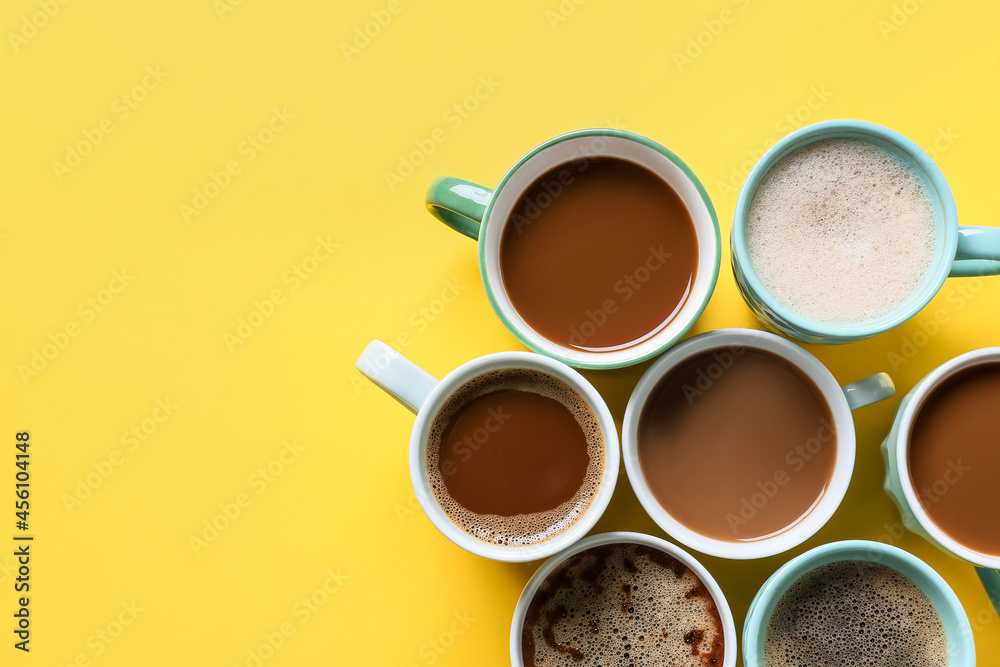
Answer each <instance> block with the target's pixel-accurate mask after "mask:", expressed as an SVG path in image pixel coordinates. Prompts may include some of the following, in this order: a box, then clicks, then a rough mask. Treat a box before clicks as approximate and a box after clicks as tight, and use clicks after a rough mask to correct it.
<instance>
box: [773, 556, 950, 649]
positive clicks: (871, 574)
mask: <svg viewBox="0 0 1000 667" xmlns="http://www.w3.org/2000/svg"><path fill="white" fill-rule="evenodd" d="M764 663H765V664H766V665H767V667H792V666H798V665H810V666H811V667H823V666H824V665H836V666H838V667H840V666H842V665H857V666H858V667H878V666H883V665H884V666H889V665H906V666H907V667H931V666H932V665H941V666H942V667H943V666H945V665H947V664H948V638H947V636H946V635H945V631H944V626H943V625H942V624H941V617H940V616H939V615H938V613H937V611H936V610H935V609H934V605H933V604H932V603H931V601H930V600H929V599H928V598H927V596H926V595H925V594H924V592H923V591H922V590H920V588H919V587H918V586H917V585H916V584H914V583H913V582H912V581H910V580H909V579H908V578H906V577H905V576H903V575H902V574H900V573H899V572H897V571H896V570H893V569H891V568H889V567H886V566H885V565H880V564H878V563H871V562H868V561H841V562H838V563H830V564H828V565H824V566H822V567H818V568H816V569H815V570H813V571H812V572H809V573H808V574H806V575H805V576H804V577H802V578H801V579H799V580H798V581H797V582H795V583H794V584H793V585H792V586H791V587H790V588H789V589H788V591H787V592H786V593H785V594H784V595H783V596H782V597H781V599H780V600H779V601H778V604H777V606H776V607H775V609H774V611H773V612H772V613H771V620H770V621H769V622H768V626H767V634H766V636H765V640H764Z"/></svg>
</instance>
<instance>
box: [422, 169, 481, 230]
mask: <svg viewBox="0 0 1000 667" xmlns="http://www.w3.org/2000/svg"><path fill="white" fill-rule="evenodd" d="M492 196H493V190H490V189H489V188H484V187H483V186H481V185H476V184H475V183H470V182H469V181H463V180H462V179H460V178H452V177H451V176H442V177H441V178H438V179H437V180H435V181H434V182H433V183H431V185H430V187H429V188H427V210H428V211H430V213H431V215H433V216H434V217H435V218H437V219H438V220H440V221H441V222H443V223H444V224H446V225H448V226H449V227H451V228H452V229H454V230H455V231H456V232H460V233H462V234H465V235H466V236H468V237H469V238H471V239H478V238H479V228H480V225H481V224H482V222H483V216H484V215H485V213H486V205H487V204H489V203H490V197H492Z"/></svg>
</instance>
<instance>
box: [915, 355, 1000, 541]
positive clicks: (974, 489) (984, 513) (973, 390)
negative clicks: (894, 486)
mask: <svg viewBox="0 0 1000 667" xmlns="http://www.w3.org/2000/svg"><path fill="white" fill-rule="evenodd" d="M998 408H1000V362H988V363H982V364H978V365H976V366H971V367H969V368H966V369H964V370H961V371H959V372H957V373H955V374H954V375H952V376H951V377H949V378H948V379H947V380H945V381H944V382H942V383H941V384H940V385H939V386H937V387H936V388H935V389H934V390H933V391H932V392H931V393H930V395H929V396H928V397H927V398H926V399H925V401H924V403H923V405H921V406H920V408H919V410H918V412H917V415H916V418H915V419H914V420H913V426H912V428H911V429H910V437H909V451H908V452H907V454H908V461H909V467H910V480H911V482H912V484H913V488H914V490H915V491H916V493H917V497H918V498H919V499H920V504H921V505H922V506H923V508H924V510H926V512H927V514H928V515H930V518H931V520H932V521H934V523H936V524H937V525H938V527H939V528H941V530H943V531H944V532H945V533H946V534H947V535H948V536H949V537H951V538H952V539H953V540H955V541H956V542H958V543H959V544H961V545H963V546H965V547H967V548H969V549H972V550H973V551H978V552H979V553H983V554H987V555H990V556H1000V531H998V530H996V522H995V519H994V515H995V512H996V511H997V508H1000V426H998V422H997V409H998Z"/></svg>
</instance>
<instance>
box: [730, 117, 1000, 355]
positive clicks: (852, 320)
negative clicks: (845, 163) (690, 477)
mask: <svg viewBox="0 0 1000 667" xmlns="http://www.w3.org/2000/svg"><path fill="white" fill-rule="evenodd" d="M843 139H847V140H856V142H857V143H855V144H854V145H855V148H850V147H848V148H845V150H847V152H848V153H849V152H851V151H854V152H855V153H858V152H859V151H858V148H857V146H859V145H860V146H862V147H868V150H869V152H872V151H874V152H878V153H879V155H876V156H874V157H873V156H872V155H867V156H865V155H864V152H865V151H864V150H861V151H860V153H859V155H857V156H855V157H852V158H851V159H855V158H856V159H857V160H860V161H861V162H864V161H865V160H867V161H868V162H867V163H866V164H868V163H871V161H872V160H873V159H874V160H875V161H876V162H878V161H879V160H881V161H882V166H881V167H879V169H882V170H883V171H885V177H884V178H883V177H881V176H880V177H879V179H876V180H878V181H879V188H878V189H873V190H866V191H865V192H863V193H861V194H860V195H859V199H858V202H857V205H858V206H859V207H860V206H862V204H864V206H868V204H869V203H870V201H874V199H873V198H872V195H871V194H870V193H872V192H874V193H875V195H874V196H875V198H878V197H882V199H884V202H883V201H882V200H879V203H878V206H876V207H875V208H869V209H864V210H867V211H868V213H866V214H865V215H870V216H872V222H873V224H872V225H869V226H868V227H867V229H868V230H869V234H870V236H871V238H870V239H865V240H864V243H865V244H869V241H870V244H869V245H866V246H864V247H862V246H861V245H860V243H859V244H858V245H857V246H854V245H851V246H849V248H850V255H851V256H852V257H853V256H856V257H857V259H856V260H854V259H852V261H853V262H854V264H851V265H850V267H845V266H840V265H839V264H837V262H839V261H842V260H843V259H844V258H845V257H846V256H847V255H848V253H847V252H846V251H845V252H841V251H838V250H836V248H839V247H840V246H837V245H834V240H833V239H836V240H837V242H840V241H843V239H844V238H845V237H846V236H849V234H845V233H844V232H843V228H842V227H837V226H835V225H834V226H831V227H830V229H831V230H833V231H831V232H829V233H826V236H825V239H826V242H825V243H824V242H823V240H822V239H820V240H817V241H816V242H815V243H814V242H812V241H811V240H809V239H807V237H806V236H805V235H804V234H802V233H787V234H786V233H785V231H786V230H785V228H784V227H780V228H779V227H778V226H775V225H773V224H771V221H770V220H766V221H765V223H766V224H762V225H760V226H759V227H754V229H758V228H760V229H764V228H765V227H768V226H769V229H770V230H771V231H770V232H767V233H765V232H763V231H762V232H754V238H753V239H751V238H750V237H751V234H750V226H751V225H752V224H753V219H754V218H756V217H757V215H758V214H757V213H755V212H754V211H755V210H756V209H754V206H755V201H756V198H757V196H758V193H759V192H761V191H762V188H765V186H766V188H767V190H768V196H769V197H770V196H772V193H773V201H774V202H775V204H774V211H777V212H778V213H775V212H772V213H770V214H768V215H774V216H778V215H780V211H785V212H786V214H787V215H788V216H789V220H791V221H792V222H790V223H789V224H792V225H795V224H801V221H802V220H803V219H805V218H807V217H808V219H810V220H814V221H823V220H825V218H823V217H822V216H825V215H827V214H826V213H825V211H826V209H825V208H824V207H825V204H826V202H819V200H816V201H812V200H808V201H807V200H806V199H802V201H803V202H804V203H803V205H806V204H808V205H809V206H811V207H812V208H811V209H810V210H811V211H812V212H811V213H809V215H808V216H806V215H799V214H798V213H796V212H795V211H793V209H792V208H791V207H790V206H789V205H788V202H789V201H792V200H793V199H794V198H796V197H803V195H802V194H801V193H802V192H803V191H804V188H803V187H800V185H799V183H798V182H797V181H796V182H795V184H794V187H792V186H791V185H789V186H788V187H787V190H788V192H791V193H792V194H791V195H789V196H791V197H792V199H787V197H786V195H785V194H780V191H779V188H780V187H784V186H781V180H782V179H784V180H785V182H786V183H792V180H790V179H799V180H801V181H802V182H803V183H807V182H810V181H811V182H813V183H816V184H817V187H818V184H819V183H820V182H821V181H822V180H823V179H826V178H832V176H831V175H830V174H828V173H826V172H820V171H817V173H815V174H814V173H812V171H811V170H817V169H826V168H828V167H829V164H830V163H832V162H833V161H832V160H827V161H825V162H824V158H823V157H822V156H821V155H819V154H818V153H817V155H818V157H815V158H813V159H812V160H813V161H811V162H808V164H807V165H806V166H799V167H796V169H799V171H794V170H793V169H791V167H790V166H789V168H788V169H787V170H785V168H784V167H782V166H781V165H790V162H788V161H785V159H786V158H788V157H789V155H791V154H792V153H794V152H796V151H800V149H807V148H811V149H813V150H814V151H818V150H819V146H817V144H818V142H828V141H831V140H843ZM827 145H829V144H827ZM842 145H845V144H842ZM845 154H846V153H845ZM797 155H800V156H801V155H802V153H801V152H800V153H798V154H797ZM803 159H804V158H803ZM887 161H888V162H889V163H891V164H887V163H886V162H887ZM779 163H781V165H779ZM803 164H804V165H805V164H806V163H803ZM869 166H870V164H869ZM776 167H779V169H777V170H776ZM868 169H869V167H865V169H863V170H860V171H856V172H855V173H862V172H864V173H866V174H868V173H869V171H868ZM886 170H888V171H886ZM893 170H895V171H896V172H897V173H892V172H893ZM778 171H781V174H780V178H779V177H778V176H775V180H774V181H773V182H775V183H777V185H774V186H772V185H771V184H770V183H771V182H769V181H768V180H767V179H768V178H769V176H771V175H772V174H778ZM879 173H881V172H879ZM907 173H908V174H910V175H907ZM900 176H902V179H901V178H900ZM850 178H853V177H850ZM901 180H902V181H907V182H910V183H911V185H912V186H913V187H912V188H911V189H912V191H913V197H914V198H919V199H920V202H914V203H913V204H912V206H916V207H918V208H919V209H920V210H919V211H917V212H918V213H919V212H920V211H922V213H921V215H922V216H923V217H925V218H927V220H926V227H927V229H926V230H924V232H925V233H926V235H927V238H926V239H924V240H923V241H919V242H918V240H916V238H917V236H919V235H918V234H912V233H910V232H909V231H907V232H905V233H898V234H896V236H897V238H888V239H886V233H885V230H884V229H883V228H882V227H881V226H879V227H876V226H875V224H878V223H882V222H883V221H884V220H889V218H888V217H882V216H883V215H884V214H882V213H879V212H876V209H877V211H882V210H883V209H882V208H880V207H882V206H883V204H884V205H885V208H886V209H887V210H888V209H891V208H893V207H895V206H897V204H898V201H899V197H898V194H899V192H902V191H903V190H902V189H900V191H899V192H895V190H896V188H897V186H898V185H899V183H900V182H901ZM831 182H832V181H831ZM848 183H850V181H848ZM872 185H875V184H874V183H873V184H872ZM865 186H866V187H867V181H866V182H865ZM883 186H885V187H883ZM824 187H825V186H824ZM838 187H839V188H840V190H839V191H838V190H837V188H838ZM851 188H854V186H853V185H851V186H850V187H844V185H843V184H840V185H837V186H836V187H831V188H830V192H831V194H830V201H831V202H833V201H836V202H847V201H850V202H851V206H854V202H853V200H848V199H846V198H847V197H854V196H855V195H853V194H850V192H849V191H851ZM886 188H888V189H886ZM882 190H885V191H884V192H883V191H882ZM826 192H827V191H826V190H824V191H823V193H826ZM921 192H923V193H924V194H920V193H921ZM845 193H847V194H845ZM817 196H825V194H820V195H817ZM783 197H784V198H785V199H783ZM862 200H864V201H862ZM865 202H868V203H865ZM756 205H759V206H761V207H762V209H763V210H768V211H769V210H770V209H769V208H767V207H766V206H765V204H763V203H760V204H756ZM859 210H860V209H859ZM818 211H824V212H823V213H819V212H818ZM859 215H860V214H859ZM906 215H908V216H910V217H909V218H906V216H903V217H900V218H893V220H897V221H902V222H899V223H898V224H900V225H903V224H905V225H916V224H917V222H915V221H916V220H918V219H919V217H920V216H917V217H914V215H916V213H914V212H913V211H911V212H909V213H907V214H906ZM810 224H813V225H816V226H817V227H816V229H819V227H818V225H820V222H813V223H810ZM823 224H830V225H833V223H827V222H823ZM837 224H841V223H837ZM894 224H895V223H894ZM921 224H923V223H921ZM901 229H903V227H901ZM905 229H907V230H909V229H910V227H905ZM768 234H770V235H775V236H774V238H772V237H771V236H769V235H768ZM778 235H783V236H778ZM781 238H786V239H789V240H790V241H793V240H796V239H797V241H794V242H799V241H801V242H802V243H809V244H811V245H810V247H811V248H817V247H818V248H820V251H822V252H827V253H828V254H829V255H831V256H823V259H822V261H812V260H809V259H806V258H804V257H803V256H802V253H801V252H796V255H797V258H785V257H780V256H779V255H780V252H776V250H780V246H781V243H782V241H781ZM859 238H860V237H859ZM911 238H913V239H914V240H913V241H912V243H914V244H915V245H914V247H913V248H912V249H910V248H908V249H907V252H910V253H911V255H912V259H906V260H903V261H902V262H901V263H898V262H897V264H896V265H895V266H893V262H896V259H895V257H890V255H889V252H890V249H891V248H892V246H894V245H896V246H898V245H899V244H900V242H901V241H903V239H911ZM751 241H753V243H751ZM765 243H766V244H768V245H766V246H765ZM906 243H910V241H906ZM921 243H922V244H923V245H920V244H921ZM754 244H756V246H755V247H758V248H759V249H758V250H756V251H755V252H757V253H759V254H758V264H760V265H761V266H757V265H755V262H754V261H753V258H752V255H753V254H754V253H753V251H752V248H751V246H752V245H754ZM765 248H766V249H765ZM768 249H769V250H768ZM820 251H817V252H820ZM835 252H837V253H839V254H837V255H835V256H834V255H833V254H834V253H835ZM893 252H895V250H893ZM863 253H868V254H863ZM817 256H820V255H817ZM909 256H910V255H908V257H909ZM796 259H797V261H799V262H801V263H803V265H802V266H798V265H795V264H794V263H793V260H796ZM882 260H884V262H882ZM998 260H1000V229H998V228H995V227H976V226H967V225H959V224H958V215H957V212H956V210H955V200H954V198H953V196H952V193H951V189H950V188H949V187H948V182H947V181H946V180H945V177H944V174H943V173H942V172H941V169H940V168H938V166H937V164H935V163H934V161H933V160H932V159H931V158H930V156H929V155H927V153H926V152H925V151H924V150H923V149H921V148H920V147H919V146H917V144H915V143H914V142H913V141H911V140H910V139H908V138H906V137H905V136H903V135H902V134H900V133H898V132H895V131H893V130H890V129H889V128H886V127H882V126H880V125H876V124H874V123H869V122H865V121H859V120H831V121H824V122H821V123H816V124H814V125H809V126H806V127H803V128H801V129H799V130H797V131H795V132H792V133H791V134H789V135H788V136H786V137H784V138H783V139H781V140H779V141H778V142H777V143H776V144H775V145H774V146H772V147H771V148H770V149H769V150H768V151H767V152H766V153H764V155H763V156H762V157H761V158H760V160H759V161H758V162H757V164H756V165H755V166H754V167H753V169H752V170H751V171H750V174H749V176H748V177H747V179H746V182H745V183H744V184H743V188H742V189H741V191H740V194H739V198H738V200H737V202H736V211H735V215H734V220H733V229H732V265H733V273H734V274H735V277H736V282H737V286H738V287H739V289H740V292H741V293H742V294H743V298H744V299H745V301H746V303H747V305H748V306H749V307H750V309H751V310H752V311H753V312H754V314H755V315H756V316H757V317H758V318H759V319H760V321H761V322H763V323H764V324H765V325H766V326H767V327H769V328H770V329H773V330H774V331H777V332H779V333H783V334H786V335H788V336H791V337H793V338H797V339H799V340H802V341H805V342H809V343H818V344H839V343H849V342H853V341H859V340H863V339H865V338H869V337H871V336H874V335H876V334H879V333H882V332H884V331H887V330H889V329H891V328H893V327H895V326H897V325H899V324H902V323H903V322H905V321H906V320H908V319H910V318H911V317H913V316H914V315H915V314H916V313H917V312H919V311H920V310H921V309H922V308H923V307H924V306H926V305H927V304H928V302H930V300H931V299H932V298H933V297H934V295H935V294H937V293H938V291H939V290H940V289H941V286H942V285H943V284H944V282H945V279H946V278H948V277H967V276H983V275H995V274H1000V261H998ZM825 262H830V264H829V265H828V266H827V264H825ZM772 264H773V265H774V268H773V269H772V268H769V267H770V266H771V265H772ZM883 264H884V266H883ZM901 266H905V267H906V268H905V270H904V269H901V268H900V267H901ZM823 267H826V268H823ZM764 269H766V271H765V273H766V274H767V276H768V280H765V277H764V274H763V273H762V270H764ZM789 269H790V270H789ZM782 272H784V273H782ZM890 273H891V274H892V275H893V276H896V275H897V274H899V275H898V276H897V277H898V284H897V282H895V280H896V278H894V282H891V283H890V281H889V280H888V278H887V276H889V275H890ZM784 276H787V277H784ZM868 276H877V277H878V283H877V284H876V283H871V284H869V283H870V279H869V278H868ZM823 280H832V281H834V282H832V283H831V285H833V288H834V289H837V285H838V284H840V285H841V286H843V287H841V289H845V290H846V289H847V287H846V286H848V285H850V286H852V289H854V288H853V286H854V282H848V280H850V281H857V289H856V290H854V291H852V292H851V293H850V294H847V293H844V294H839V293H838V294H837V295H836V296H835V297H833V298H830V297H829V294H830V293H831V291H830V289H828V288H827V287H826V286H825V285H824V286H823V289H824V290H827V292H826V295H825V296H826V298H821V297H819V296H817V294H818V293H814V291H813V290H814V289H815V288H816V287H818V286H820V285H822V281H823ZM795 281H802V282H801V283H799V285H800V286H799V287H795V285H796V283H795ZM866 281H867V282H866ZM889 284H892V285H894V286H895V287H894V288H893V289H892V290H888V289H887V287H886V286H887V285H889ZM800 288H801V290H802V291H801V294H799V293H798V292H797V290H799V289H800ZM776 292H782V293H783V294H784V298H779V296H778V294H777V293H776ZM793 295H794V299H793ZM861 297H864V299H862V298H861ZM890 297H891V298H890ZM800 298H801V301H800V302H797V303H799V305H798V306H796V307H794V308H793V307H792V306H790V305H789V301H792V300H795V299H800ZM868 298H871V299H873V302H872V303H871V304H868V303H867V302H866V301H865V300H866V299H868ZM809 299H814V300H816V299H818V300H819V301H820V302H821V303H814V302H810V301H809ZM879 300H881V301H879ZM805 304H809V305H808V312H804V311H805V310H807V308H806V306H805ZM866 313H867V314H866Z"/></svg>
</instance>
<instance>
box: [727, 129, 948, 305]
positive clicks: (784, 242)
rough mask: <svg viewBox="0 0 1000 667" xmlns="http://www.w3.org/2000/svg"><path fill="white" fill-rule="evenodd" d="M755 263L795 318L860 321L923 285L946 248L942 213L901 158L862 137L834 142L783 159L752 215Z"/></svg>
mask: <svg viewBox="0 0 1000 667" xmlns="http://www.w3.org/2000/svg"><path fill="white" fill-rule="evenodd" d="M746 234H747V246H748V249H749V253H750V260H751V262H752V263H753V266H754V268H755V269H756V271H757V274H758V275H759V276H760V279H761V280H762V281H763V283H764V285H765V286H766V287H767V289H768V290H770V291H771V292H772V293H773V294H774V296H775V297H777V298H778V300H779V301H781V302H783V303H784V304H785V305H786V306H788V307H789V308H790V309H792V310H793V311H795V312H797V313H799V314H801V315H804V316H806V317H809V318H813V319H815V320H819V321H821V322H827V323H832V324H860V323H864V322H870V321H874V320H877V319H879V318H881V317H883V316H885V315H887V314H889V313H891V312H893V311H894V310H896V309H897V308H899V307H900V306H902V305H903V304H904V303H906V301H907V300H908V299H909V298H910V297H911V296H912V295H913V294H915V293H916V292H917V291H918V290H919V289H920V287H921V286H922V285H923V282H924V280H925V278H926V277H927V274H928V272H929V271H930V268H931V264H932V262H933V259H934V256H935V251H936V247H937V225H936V216H935V212H934V206H933V204H932V202H931V199H930V196H929V194H928V192H927V189H926V188H925V186H924V184H923V183H922V182H921V181H920V178H919V177H918V176H917V174H916V173H915V172H914V171H913V170H912V169H911V168H910V167H909V166H907V165H906V164H904V163H903V162H902V161H901V160H900V159H898V158H897V157H895V156H894V155H892V154H890V153H889V152H887V151H885V150H883V149H882V148H879V147H878V146H876V145H874V144H871V143H868V142H865V141H861V140H858V139H828V140H824V141H817V142H815V143H812V144H809V145H807V146H804V147H802V148H800V149H798V150H796V151H794V152H792V153H790V154H789V155H787V156H786V157H784V158H782V159H781V160H780V161H778V163H777V164H776V165H775V166H774V167H773V168H772V169H771V170H770V171H769V172H768V174H767V175H766V176H765V177H764V178H763V179H762V181H761V183H760V185H759V186H758V187H757V191H756V193H755V194H754V198H753V201H752V203H751V206H750V213H749V215H748V217H747V227H746Z"/></svg>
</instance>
